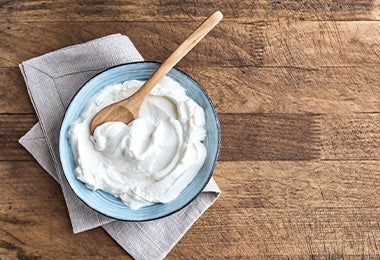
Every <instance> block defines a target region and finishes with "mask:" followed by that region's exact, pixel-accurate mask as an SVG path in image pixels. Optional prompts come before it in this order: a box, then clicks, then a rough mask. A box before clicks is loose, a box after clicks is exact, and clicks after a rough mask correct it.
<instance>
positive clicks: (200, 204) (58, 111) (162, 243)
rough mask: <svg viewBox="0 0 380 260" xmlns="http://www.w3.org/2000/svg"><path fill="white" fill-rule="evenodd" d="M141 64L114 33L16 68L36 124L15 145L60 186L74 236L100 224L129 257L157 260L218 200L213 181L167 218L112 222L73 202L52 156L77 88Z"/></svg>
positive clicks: (56, 154) (133, 50)
mask: <svg viewBox="0 0 380 260" xmlns="http://www.w3.org/2000/svg"><path fill="white" fill-rule="evenodd" d="M142 60H143V58H142V57H141V55H140V54H139V52H138V51H137V50H136V48H135V46H134V45H133V44H132V42H131V41H130V40H129V38H128V37H127V36H124V35H121V34H114V35H110V36H106V37H103V38H99V39H96V40H93V41H89V42H86V43H83V44H78V45H74V46H70V47H67V48H63V49H60V50H57V51H54V52H51V53H48V54H45V55H42V56H40V57H37V58H33V59H30V60H28V61H25V62H23V63H22V64H20V69H21V72H22V74H23V76H24V80H25V83H26V87H27V89H28V93H29V96H30V99H31V102H32V104H33V106H34V109H35V111H36V114H37V116H38V119H39V122H38V123H37V124H36V125H35V126H34V127H33V128H32V129H31V130H30V131H29V132H28V133H27V134H26V135H25V136H23V137H22V138H21V139H20V140H19V142H20V144H21V145H23V146H24V147H25V148H26V149H27V150H28V151H29V152H30V153H31V154H32V155H33V156H34V158H35V159H36V160H37V161H38V163H39V164H40V165H41V166H42V167H43V168H44V169H45V170H46V171H47V172H48V173H49V174H50V175H51V176H52V177H53V178H54V179H55V180H56V181H57V182H59V183H60V185H61V188H62V191H63V195H64V197H65V201H66V204H67V208H68V212H69V216H70V219H71V224H72V227H73V232H74V233H78V232H81V231H85V230H89V229H92V228H96V227H99V226H101V227H102V228H104V230H105V231H106V232H107V233H108V234H109V235H110V236H111V237H112V238H113V239H115V241H116V242H117V243H119V245H120V246H121V247H122V248H124V249H125V250H126V251H127V252H128V253H129V254H130V255H131V256H132V257H134V258H135V259H162V258H164V257H165V256H166V255H167V254H168V253H169V251H170V250H171V249H172V248H173V246H174V245H175V244H176V243H177V242H178V241H179V240H180V239H181V237H182V236H183V235H184V234H185V233H186V231H187V230H188V229H189V228H190V227H191V226H192V224H193V223H194V222H195V221H196V220H197V219H198V218H199V217H200V216H201V215H202V214H203V212H204V211H205V210H206V209H207V208H209V207H210V206H211V205H212V204H213V203H214V202H215V200H216V199H217V198H218V196H219V194H220V190H219V188H218V186H217V184H216V183H215V181H214V179H211V180H210V182H209V183H208V184H207V186H206V187H205V189H204V190H203V192H202V193H200V194H199V195H198V197H197V198H196V199H195V200H194V201H193V202H192V203H190V204H189V205H188V206H186V207H185V208H183V209H182V210H180V211H178V212H176V213H174V214H172V215H170V216H167V217H165V218H161V219H158V220H153V221H146V222H125V221H118V220H114V219H112V218H108V217H106V216H104V215H102V214H99V213H97V212H96V211H94V210H92V209H91V208H89V207H88V206H87V205H85V204H84V203H83V202H82V201H81V200H80V199H78V197H77V196H76V195H75V193H74V192H73V191H72V189H71V188H70V186H69V184H68V182H67V180H66V178H65V177H64V173H63V170H62V167H61V165H60V160H59V152H58V139H59V130H60V126H61V121H62V118H63V116H64V112H65V109H66V107H67V106H68V104H69V102H70V100H71V99H72V97H73V96H74V95H75V93H76V92H77V91H78V89H79V88H80V87H81V86H82V85H83V84H84V83H85V82H86V81H87V80H88V79H89V78H91V77H92V76H94V75H95V74H97V73H99V72H100V71H102V70H104V69H106V68H109V67H112V66H115V65H118V64H122V63H128V62H133V61H142Z"/></svg>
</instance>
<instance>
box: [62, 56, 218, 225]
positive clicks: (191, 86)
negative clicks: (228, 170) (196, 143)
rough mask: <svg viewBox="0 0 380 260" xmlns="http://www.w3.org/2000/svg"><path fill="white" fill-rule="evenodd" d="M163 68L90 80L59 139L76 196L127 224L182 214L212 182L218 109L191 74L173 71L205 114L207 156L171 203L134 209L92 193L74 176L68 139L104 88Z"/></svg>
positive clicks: (137, 65) (133, 68) (120, 70)
mask: <svg viewBox="0 0 380 260" xmlns="http://www.w3.org/2000/svg"><path fill="white" fill-rule="evenodd" d="M159 66H160V63H157V62H134V63H127V64H121V65H118V66H115V67H112V68H109V69H107V70H105V71H103V72H101V73H99V74H97V75H96V76H94V77H92V78H91V79H90V80H88V81H87V82H86V83H85V84H84V85H83V86H82V87H81V88H80V89H79V91H78V92H77V93H76V95H75V96H74V97H73V99H72V100H71V102H70V104H69V106H68V108H67V110H66V112H65V116H64V118H63V121H62V125H61V131H60V136H59V155H60V160H61V164H62V168H63V171H64V174H65V177H66V179H67V181H68V183H69V184H70V186H71V188H72V189H73V191H74V192H75V194H76V195H77V196H78V197H79V198H80V199H81V200H82V201H83V202H84V203H85V204H87V205H88V206H89V207H91V208H92V209H94V210H96V211H97V212H99V213H101V214H103V215H106V216H108V217H111V218H114V219H118V220H125V221H147V220H154V219H158V218H162V217H165V216H168V215H170V214H173V213H174V212H177V211H179V210H180V209H182V208H184V207H185V206H186V205H188V204H189V203H190V202H191V201H192V200H194V199H195V198H196V197H197V195H198V194H199V193H200V192H201V191H202V190H203V188H204V187H205V186H206V184H207V183H208V181H209V180H210V178H211V176H212V173H213V171H214V168H215V165H216V161H217V157H218V153H219V147H220V127H219V121H218V117H217V114H216V112H215V108H214V106H213V104H212V102H211V100H210V98H209V96H208V95H207V94H206V92H205V91H204V90H203V88H202V87H201V86H200V85H199V84H198V83H197V82H196V81H195V80H194V79H192V78H191V77H190V76H189V75H187V74H186V73H184V72H183V71H181V70H178V69H175V68H173V69H172V70H171V71H170V72H169V73H168V74H167V76H169V77H170V78H172V79H173V80H175V81H177V82H178V83H180V84H181V85H182V86H183V87H184V88H185V89H186V94H187V95H188V96H189V97H191V98H192V99H193V100H194V101H195V102H196V103H198V105H200V106H201V107H202V108H203V109H204V112H205V119H206V131H207V134H206V138H205V140H204V142H203V143H204V145H205V146H206V149H207V157H206V159H205V162H204V164H203V167H202V168H201V169H200V170H199V172H198V173H197V175H196V176H195V178H194V179H193V181H192V182H191V183H190V184H189V185H188V186H187V187H186V188H185V189H184V190H183V191H182V192H181V193H180V194H179V196H178V197H177V198H176V199H175V200H173V201H171V202H168V203H161V204H154V205H150V206H145V207H142V208H140V209H138V210H132V209H130V208H129V207H128V206H127V205H125V204H124V203H122V202H121V200H120V199H118V198H116V197H114V196H113V195H111V194H109V193H106V192H104V191H102V190H90V189H88V188H87V187H86V186H85V185H84V183H82V182H81V181H79V180H78V179H77V178H76V176H75V173H74V169H75V166H74V159H73V154H72V151H71V147H70V142H69V140H68V137H67V133H68V130H69V127H70V126H71V125H72V124H73V123H74V122H75V121H76V120H77V119H78V118H79V116H80V115H81V113H82V111H83V109H84V108H85V107H86V105H87V103H88V102H89V101H90V99H91V97H92V96H94V95H95V94H96V93H97V92H98V91H99V90H101V89H102V88H104V87H106V86H108V85H112V84H116V83H121V82H124V81H128V80H133V79H136V80H147V79H148V78H149V77H150V76H151V75H152V74H153V73H154V71H156V70H157V68H158V67H159Z"/></svg>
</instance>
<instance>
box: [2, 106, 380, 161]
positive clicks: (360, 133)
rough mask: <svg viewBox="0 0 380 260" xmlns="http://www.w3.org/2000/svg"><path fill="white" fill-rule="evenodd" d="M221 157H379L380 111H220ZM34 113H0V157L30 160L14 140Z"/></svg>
mask: <svg viewBox="0 0 380 260" xmlns="http://www.w3.org/2000/svg"><path fill="white" fill-rule="evenodd" d="M219 119H220V123H221V133H222V143H221V149H220V155H219V161H267V160H275V161H277V160H289V161H297V160H314V159H321V160H379V159H380V145H379V144H380V133H379V131H378V129H379V127H380V114H350V115H347V114H344V115H334V114H333V115H313V114H224V113H221V114H219ZM36 121H37V119H36V116H35V115H0V123H1V124H0V142H1V143H2V144H3V145H2V146H1V147H0V160H30V159H31V156H30V155H29V154H28V153H27V152H26V151H25V150H24V149H23V148H22V147H21V146H20V145H19V144H18V143H17V140H18V139H19V138H20V137H21V136H23V135H24V134H25V133H26V132H27V131H28V130H29V129H30V128H31V127H32V126H33V124H34V123H35V122H36Z"/></svg>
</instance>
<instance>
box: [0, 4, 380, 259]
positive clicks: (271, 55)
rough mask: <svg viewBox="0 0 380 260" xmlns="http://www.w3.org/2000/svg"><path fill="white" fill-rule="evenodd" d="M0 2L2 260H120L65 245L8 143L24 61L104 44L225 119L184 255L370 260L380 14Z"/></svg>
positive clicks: (25, 121)
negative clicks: (209, 200)
mask: <svg viewBox="0 0 380 260" xmlns="http://www.w3.org/2000/svg"><path fill="white" fill-rule="evenodd" d="M132 2H134V1H88V2H86V1H68V0H55V1H2V2H1V3H0V4H1V6H0V122H1V123H0V143H1V146H0V258H1V259H3V258H4V259H8V257H9V258H12V257H15V258H20V259H22V258H25V259H29V258H31V259H34V257H36V258H38V257H42V258H46V259H50V258H53V257H58V258H61V259H65V258H70V257H77V258H86V257H88V258H90V257H95V256H99V258H101V257H126V258H128V256H126V254H125V252H124V251H123V250H122V249H121V247H119V246H118V245H117V243H115V242H114V241H113V240H112V239H111V238H110V237H109V236H108V235H107V234H106V233H105V232H104V230H103V229H101V228H97V229H95V230H91V231H87V232H83V233H80V234H77V235H74V234H73V233H72V230H71V225H70V222H69V218H68V212H67V209H66V206H65V203H64V199H63V196H62V194H61V190H60V187H59V185H58V184H57V183H55V182H54V180H53V179H52V178H50V177H49V176H48V174H46V172H45V171H44V170H43V169H42V168H41V167H40V166H39V165H38V163H37V162H36V161H35V160H34V159H33V158H32V156H31V155H29V154H28V153H27V152H26V151H25V150H24V149H23V148H22V147H21V146H20V145H19V144H18V143H17V140H18V139H19V138H20V137H21V136H22V135H23V134H24V133H26V132H27V131H28V129H30V128H31V127H32V126H33V125H34V124H35V123H36V122H37V117H36V114H35V112H34V110H33V107H32V105H31V103H30V101H29V98H28V94H27V91H26V88H25V84H24V81H23V79H22V76H21V74H20V71H19V69H18V64H19V63H21V62H22V61H24V60H27V59H30V58H32V57H35V56H38V55H41V54H44V53H47V52H50V51H53V50H56V49H58V48H62V47H65V46H68V45H72V44H77V43H82V42H85V41H88V40H91V39H95V38H98V37H101V36H105V35H108V34H112V33H119V32H120V33H123V34H126V35H128V36H129V37H130V38H131V40H132V41H133V42H134V44H135V45H136V47H137V49H138V50H139V51H140V52H141V53H142V55H143V56H144V57H145V58H146V60H154V61H163V60H164V59H165V58H166V57H167V56H168V55H169V54H170V53H171V52H172V51H173V50H174V49H175V47H176V46H177V45H178V44H179V43H180V42H181V41H182V40H183V39H184V38H185V37H186V35H188V34H189V33H190V32H191V31H192V30H193V29H194V28H195V27H196V26H198V25H199V24H200V22H201V21H202V20H204V19H205V17H207V16H208V15H209V14H210V13H212V12H213V11H215V10H218V9H219V10H221V11H222V12H223V13H224V15H225V18H224V20H223V21H222V23H221V24H220V25H219V26H218V27H217V28H216V29H215V30H214V31H212V32H211V33H210V35H209V36H207V37H206V38H205V39H204V40H203V41H202V42H201V43H200V44H199V45H198V46H197V47H196V48H195V49H194V50H192V51H191V52H190V53H189V54H188V56H186V58H185V59H184V60H183V61H181V62H180V63H179V65H178V67H179V68H180V69H183V70H184V71H186V72H188V73H189V74H191V75H192V76H193V77H194V78H195V79H196V80H197V81H199V82H200V83H201V85H203V86H204V88H205V89H206V91H207V92H208V93H209V95H210V96H211V98H212V100H213V102H214V104H215V106H216V109H217V112H218V113H219V117H220V122H221V129H222V145H221V150H220V156H219V162H218V165H217V167H216V170H215V172H214V177H215V179H216V181H217V182H218V184H219V186H220V188H221V190H222V195H221V197H220V198H219V199H218V200H217V202H216V203H215V204H214V205H213V206H212V207H211V208H210V209H209V210H208V211H207V212H206V213H205V214H204V215H203V216H202V217H201V218H200V219H199V220H198V221H197V222H196V223H195V224H194V226H193V227H192V228H191V229H190V230H189V231H188V232H187V233H186V234H185V236H184V237H183V238H182V239H181V241H180V242H179V243H178V244H177V245H176V246H175V247H174V248H173V250H172V251H171V252H170V253H169V255H168V259H179V258H189V257H191V258H203V259H206V258H207V259H209V258H215V259H219V258H227V257H232V258H254V259H257V258H280V259H282V258H314V257H316V258H329V259H330V258H333V259H334V258H342V257H347V256H356V257H357V258H371V257H372V258H378V257H380V250H379V248H380V188H379V183H380V133H379V128H380V85H379V82H380V57H379V56H380V21H379V20H380V4H379V1H371V0H361V1H356V0H345V1H332V0H323V1H315V0H314V1H313V0H306V1H294V0H278V1H269V0H268V1H265V0H258V1H250V0H249V1H248V0H235V1H222V0H219V1H212V2H210V1H206V0H200V1H195V2H194V3H193V2H192V1H163V0H153V1H145V0H140V1H136V2H137V3H135V4H133V3H132Z"/></svg>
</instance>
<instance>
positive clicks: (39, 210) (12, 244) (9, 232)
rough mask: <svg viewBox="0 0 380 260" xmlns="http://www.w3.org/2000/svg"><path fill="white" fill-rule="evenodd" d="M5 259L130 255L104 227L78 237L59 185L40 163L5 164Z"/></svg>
mask: <svg viewBox="0 0 380 260" xmlns="http://www.w3.org/2000/svg"><path fill="white" fill-rule="evenodd" d="M0 190H1V194H2V197H1V198H2V199H1V200H0V258H1V259H39V258H40V257H42V258H44V259H53V258H59V259H67V258H81V259H83V258H91V257H99V255H100V256H106V257H110V258H117V257H126V253H125V251H124V250H123V249H121V247H119V246H118V245H117V244H116V243H115V242H114V241H113V240H112V239H110V238H109V236H108V235H107V234H106V233H105V232H104V230H103V229H100V228H98V229H95V230H90V231H86V232H82V233H80V234H76V235H74V234H73V232H72V228H71V224H70V220H69V216H68V213H67V209H66V205H65V201H64V198H63V195H62V192H61V190H60V187H59V185H58V184H57V183H56V182H55V181H54V180H53V179H52V178H51V177H50V176H49V175H48V174H47V173H46V172H44V170H42V168H40V166H39V165H38V164H37V163H36V162H32V161H30V162H14V161H13V162H0Z"/></svg>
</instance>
